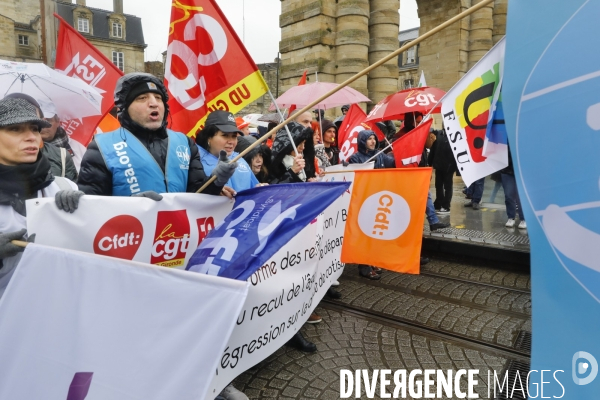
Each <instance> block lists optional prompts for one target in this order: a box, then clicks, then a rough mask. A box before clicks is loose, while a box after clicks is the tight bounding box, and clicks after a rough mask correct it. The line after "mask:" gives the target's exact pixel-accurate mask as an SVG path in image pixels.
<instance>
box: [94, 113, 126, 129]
mask: <svg viewBox="0 0 600 400" xmlns="http://www.w3.org/2000/svg"><path fill="white" fill-rule="evenodd" d="M120 127H121V124H119V121H118V120H117V119H116V118H115V117H113V116H112V115H110V114H106V115H105V116H104V118H102V121H100V124H98V127H97V128H96V133H105V132H112V131H116V130H117V129H119V128H120Z"/></svg>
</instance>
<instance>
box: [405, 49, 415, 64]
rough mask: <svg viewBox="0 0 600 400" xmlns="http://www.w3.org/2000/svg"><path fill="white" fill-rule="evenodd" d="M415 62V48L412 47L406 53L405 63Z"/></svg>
mask: <svg viewBox="0 0 600 400" xmlns="http://www.w3.org/2000/svg"><path fill="white" fill-rule="evenodd" d="M416 61H417V47H416V46H413V47H411V48H410V49H408V51H407V52H406V63H407V64H414V63H415V62H416Z"/></svg>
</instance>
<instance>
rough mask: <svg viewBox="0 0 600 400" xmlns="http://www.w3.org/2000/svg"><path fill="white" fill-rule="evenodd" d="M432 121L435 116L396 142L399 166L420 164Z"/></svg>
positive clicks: (397, 165)
mask: <svg viewBox="0 0 600 400" xmlns="http://www.w3.org/2000/svg"><path fill="white" fill-rule="evenodd" d="M432 123H433V118H430V119H429V121H426V122H424V123H422V124H421V125H419V126H417V127H416V128H415V129H413V130H412V131H410V132H408V133H407V134H406V135H404V136H402V137H401V138H400V139H398V140H396V141H395V142H394V159H395V160H396V167H397V168H407V167H418V166H419V162H421V154H423V149H425V141H426V140H427V136H428V135H429V129H430V128H431V124H432Z"/></svg>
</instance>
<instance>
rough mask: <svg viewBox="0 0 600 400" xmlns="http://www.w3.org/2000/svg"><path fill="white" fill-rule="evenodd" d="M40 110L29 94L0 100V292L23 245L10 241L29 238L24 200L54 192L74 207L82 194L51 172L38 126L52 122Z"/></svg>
mask: <svg viewBox="0 0 600 400" xmlns="http://www.w3.org/2000/svg"><path fill="white" fill-rule="evenodd" d="M27 97H29V96H27ZM41 116H42V114H41V111H40V109H39V105H37V102H36V101H35V100H33V99H32V98H29V100H27V99H25V98H4V99H2V100H0V297H1V296H2V295H3V294H4V291H5V290H6V286H7V285H8V282H9V280H10V279H11V277H12V275H13V272H14V271H15V268H16V266H17V264H18V263H19V260H20V259H21V255H22V252H23V250H24V248H23V247H20V246H17V245H15V244H13V243H11V242H12V241H13V240H22V241H26V240H29V241H33V235H32V236H31V237H28V235H27V230H26V226H27V219H26V208H25V200H28V199H33V198H38V197H54V198H55V202H56V205H57V207H58V208H59V209H61V210H64V211H66V212H73V211H75V210H76V209H77V207H78V205H79V199H80V197H81V196H82V195H83V193H82V192H80V191H78V190H77V185H75V184H74V183H73V182H71V181H69V180H68V179H65V178H54V177H53V176H52V174H51V172H50V162H49V161H48V159H47V158H46V157H45V156H44V154H43V153H42V152H41V151H40V145H41V144H42V138H41V134H40V131H41V130H42V129H43V128H46V127H49V126H50V124H49V123H48V122H46V121H44V120H43V119H42V118H41Z"/></svg>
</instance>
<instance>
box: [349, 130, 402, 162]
mask: <svg viewBox="0 0 600 400" xmlns="http://www.w3.org/2000/svg"><path fill="white" fill-rule="evenodd" d="M372 135H373V136H375V150H367V139H369V137H371V136H372ZM357 147H358V153H354V154H352V155H351V156H350V158H349V159H348V162H349V163H350V164H362V163H364V162H366V161H367V160H368V159H370V158H371V157H373V156H374V155H375V154H377V153H378V152H379V150H378V149H377V148H378V147H379V140H377V135H375V132H373V131H360V132H359V133H358V139H357ZM373 161H375V169H379V168H396V161H395V160H394V157H393V156H390V155H387V154H384V153H381V154H379V155H378V156H377V157H375V158H374V159H373Z"/></svg>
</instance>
